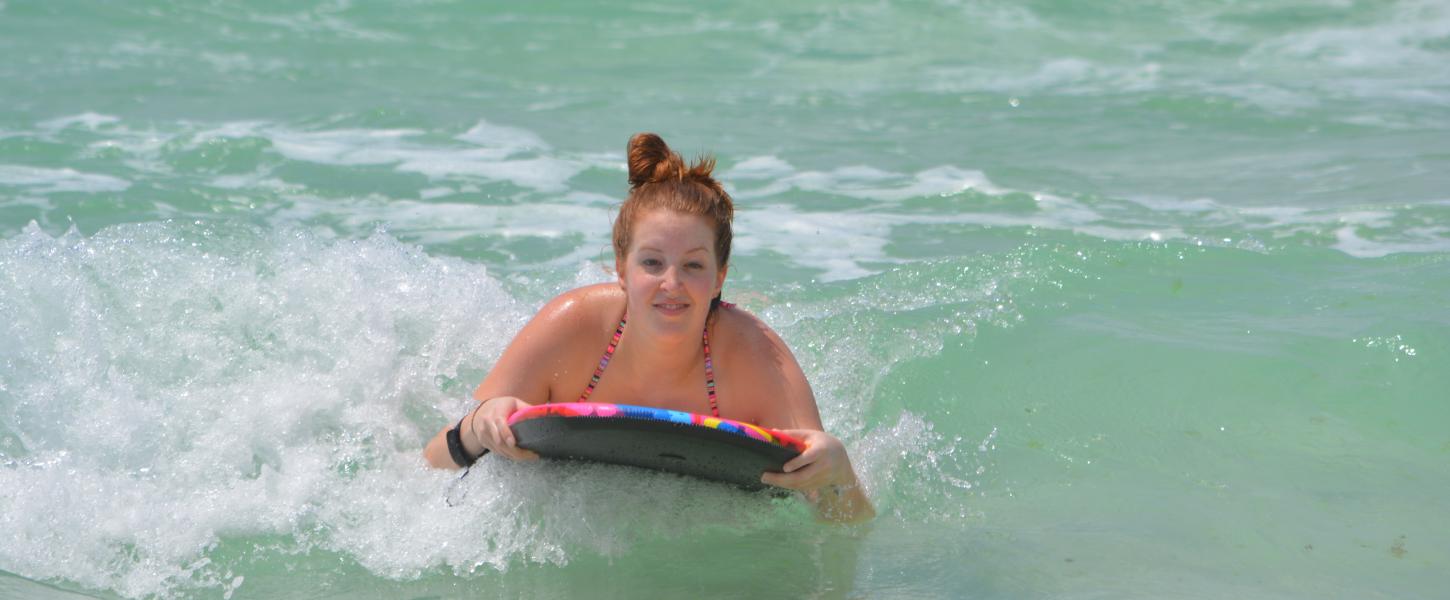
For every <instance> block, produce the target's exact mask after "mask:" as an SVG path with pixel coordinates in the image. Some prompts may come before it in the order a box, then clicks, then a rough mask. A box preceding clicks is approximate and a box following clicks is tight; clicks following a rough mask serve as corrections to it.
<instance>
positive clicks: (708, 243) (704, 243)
mask: <svg viewBox="0 0 1450 600" xmlns="http://www.w3.org/2000/svg"><path fill="white" fill-rule="evenodd" d="M633 233H634V235H633V240H632V241H631V242H630V245H629V249H628V250H627V254H626V255H625V257H624V258H623V259H616V262H615V269H616V272H618V273H619V282H620V285H621V286H623V287H624V292H625V295H626V296H627V297H628V298H629V319H630V321H631V322H634V321H635V320H636V319H643V320H644V321H645V322H647V323H649V324H650V326H651V327H650V328H651V329H654V330H657V331H659V332H660V333H669V332H675V333H680V334H684V333H689V332H694V335H699V330H700V329H701V328H703V327H704V326H705V318H706V317H707V316H709V312H710V300H712V299H714V298H715V296H716V295H718V294H719V293H720V289H721V287H722V286H724V285H725V272H726V269H721V268H719V267H717V266H716V265H717V264H718V261H716V258H715V232H714V231H713V230H712V229H711V228H710V224H709V221H706V220H705V218H704V217H700V216H695V215H687V214H683V213H678V212H675V211H672V210H665V209H658V210H652V211H649V212H646V213H644V214H642V215H640V216H639V217H638V220H637V221H635V223H634V232H633Z"/></svg>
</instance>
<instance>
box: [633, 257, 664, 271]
mask: <svg viewBox="0 0 1450 600" xmlns="http://www.w3.org/2000/svg"><path fill="white" fill-rule="evenodd" d="M639 264H640V265H642V266H644V267H645V268H648V269H653V268H656V267H659V266H660V265H662V264H664V263H661V262H660V259H658V258H645V259H641V260H640V261H639Z"/></svg>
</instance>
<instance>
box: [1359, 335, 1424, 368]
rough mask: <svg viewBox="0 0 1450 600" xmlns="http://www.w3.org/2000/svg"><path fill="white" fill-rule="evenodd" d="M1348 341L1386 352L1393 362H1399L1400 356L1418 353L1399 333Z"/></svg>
mask: <svg viewBox="0 0 1450 600" xmlns="http://www.w3.org/2000/svg"><path fill="white" fill-rule="evenodd" d="M1350 342H1351V343H1353V344H1356V345H1360V346H1364V347H1365V348H1369V349H1371V350H1375V351H1379V352H1385V353H1388V354H1389V355H1390V356H1391V357H1393V359H1394V361H1395V362H1400V359H1401V358H1405V359H1410V358H1414V357H1415V355H1416V354H1418V351H1416V350H1415V347H1414V346H1411V345H1409V344H1408V343H1406V342H1405V338H1404V336H1402V335H1400V334H1395V335H1389V336H1371V337H1361V338H1354V339H1352V340H1350Z"/></svg>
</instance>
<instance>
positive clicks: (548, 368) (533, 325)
mask: <svg viewBox="0 0 1450 600" xmlns="http://www.w3.org/2000/svg"><path fill="white" fill-rule="evenodd" d="M588 289H589V288H582V289H578V290H572V291H569V292H565V293H564V294H562V295H560V296H559V297H557V298H554V299H553V300H552V301H550V302H549V303H548V304H546V305H544V308H542V309H540V310H539V313H538V314H537V315H535V316H534V318H533V319H532V320H530V321H529V323H528V324H527V325H525V326H524V328H523V329H521V330H519V333H518V335H516V336H514V339H513V341H511V342H509V345H508V347H507V348H505V349H504V352H503V356H500V357H499V359H498V362H497V363H496V364H494V366H493V368H492V369H490V370H489V372H488V376H487V377H484V379H483V383H481V384H479V386H478V389H476V390H474V392H473V397H474V399H476V400H478V402H479V404H478V406H476V407H474V409H473V411H471V412H469V414H468V415H466V416H464V418H463V422H462V425H461V426H460V427H459V439H460V441H462V442H463V449H464V451H466V452H467V453H468V454H469V456H478V455H480V454H482V453H483V451H484V449H488V450H490V451H492V452H497V453H499V454H502V455H504V456H506V457H508V458H511V459H514V460H532V459H536V458H538V455H536V454H534V453H533V452H529V451H528V450H524V449H522V448H519V447H518V446H517V445H516V443H515V440H514V436H513V431H512V430H510V429H509V427H508V417H509V415H511V414H513V413H514V411H517V410H519V409H520V408H524V407H527V406H533V405H535V404H542V403H544V402H548V401H549V388H550V382H551V380H552V378H553V377H554V376H556V375H557V374H559V373H563V372H567V369H566V368H565V365H564V363H565V362H567V358H566V357H565V356H563V355H562V353H560V352H558V350H557V349H558V348H561V347H568V342H569V340H570V336H571V335H575V334H577V332H580V331H587V327H588V323H589V319H588V309H587V308H586V307H585V306H584V305H585V304H586V303H589V294H588V292H587V290H588ZM457 424H458V422H457V421H454V422H450V423H448V424H446V425H444V426H443V429H441V430H439V431H438V433H437V434H436V435H434V436H433V439H431V440H429V441H428V444H427V445H426V446H425V447H424V448H423V458H424V459H425V460H427V462H428V465H429V466H430V467H433V468H438V469H457V468H459V466H458V465H457V464H455V463H454V462H453V458H452V457H451V456H449V454H448V442H447V439H446V437H445V436H446V435H447V433H448V430H449V429H452V428H453V427H454V426H455V425H457Z"/></svg>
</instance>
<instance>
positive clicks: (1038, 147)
mask: <svg viewBox="0 0 1450 600" xmlns="http://www.w3.org/2000/svg"><path fill="white" fill-rule="evenodd" d="M1447 106H1450V6H1447V5H1446V4H1444V3H1442V2H1413V1H1398V2H1355V1H1343V2H1332V3H1322V2H1307V1H1304V0H1276V1H1256V2H1226V1H1216V2H1196V3H1144V4H1142V5H1137V6H1126V5H1124V6H1118V5H1103V6H1097V5H1092V4H1083V3H1074V2H1029V3H1019V2H939V3H850V2H847V3H841V2H797V3H787V4H781V3H739V4H735V5H732V6H730V7H724V8H718V9H716V10H713V11H704V10H702V9H700V8H699V7H696V6H694V5H691V4H686V3H638V4H618V5H615V6H608V7H606V6H593V7H581V6H577V5H574V4H564V3H557V4H556V3H528V4H524V5H519V6H507V7H504V6H480V5H475V4H472V3H458V2H446V1H413V2H406V3H391V4H383V3H350V2H329V3H322V4H320V5H318V6H314V7H299V6H296V5H294V3H288V2H270V3H249V4H248V6H246V7H241V6H233V5H232V4H230V3H209V2H199V1H196V0H185V1H182V0H175V1H169V2H166V1H155V2H134V3H120V4H115V3H105V4H95V5H86V6H84V7H80V6H74V5H69V4H64V3H43V2H29V1H15V0H8V1H4V2H0V537H3V539H5V540H7V541H6V543H5V544H3V545H0V596H3V597H27V598H29V597H42V598H44V597H53V598H69V597H74V596H77V595H79V596H88V597H151V596H159V597H192V596H200V597H217V596H222V597H227V598H278V597H282V598H286V597H294V598H315V597H326V596H337V597H387V598H394V597H438V596H442V597H497V596H504V597H515V596H518V597H584V596H590V597H593V596H606V597H609V596H615V597H619V596H629V597H637V596H644V597H680V596H715V595H720V596H747V595H758V596H766V597H772V596H803V597H821V598H833V597H871V598H876V597H892V598H963V597H965V598H1023V597H1040V598H1099V597H1111V598H1123V597H1141V598H1157V597H1190V598H1223V597H1261V598H1306V597H1316V598H1317V597H1355V598H1364V597H1386V598H1429V597H1437V596H1440V595H1442V594H1443V590H1444V589H1445V588H1446V586H1447V585H1450V576H1447V575H1446V573H1450V523H1447V521H1446V520H1445V518H1444V514H1443V513H1444V511H1443V510H1442V507H1443V506H1444V505H1445V502H1444V500H1443V498H1444V497H1445V496H1446V495H1447V493H1450V466H1447V465H1450V433H1447V429H1446V426H1447V424H1450V408H1447V404H1446V402H1445V400H1446V394H1445V390H1446V389H1450V369H1447V368H1446V365H1447V363H1446V356H1447V355H1450V310H1447V308H1446V300H1445V299H1446V298H1447V297H1450V193H1447V191H1446V190H1447V189H1450V143H1447V141H1446V140H1450V110H1447V108H1446V107H1447ZM645 130H651V131H656V132H659V133H661V134H662V135H663V136H664V137H665V139H666V140H668V141H669V142H670V143H671V144H672V145H673V146H674V147H675V148H676V149H678V150H680V151H682V152H684V153H685V154H687V155H693V154H696V153H700V152H712V153H714V154H715V155H716V156H717V157H718V159H719V162H720V167H719V169H718V174H719V175H720V176H721V178H722V179H723V180H724V181H725V182H726V184H727V186H728V187H729V189H731V190H732V193H733V194H734V196H735V198H736V200H737V203H738V208H739V212H738V215H739V216H738V222H737V233H736V240H737V241H736V255H735V256H734V257H733V268H732V271H731V279H730V280H729V281H728V282H727V292H726V296H727V298H729V299H733V300H735V301H738V302H740V303H741V304H742V305H743V306H745V307H746V308H748V309H749V310H752V311H754V312H756V313H758V314H760V315H762V316H763V317H764V318H765V319H766V320H767V321H768V322H770V323H771V324H772V325H774V326H775V327H776V328H777V329H778V330H779V331H780V332H781V334H782V335H783V336H784V338H785V339H786V340H787V342H788V343H789V344H790V345H791V346H792V348H793V349H794V350H795V352H796V354H797V357H798V358H799V360H800V362H801V363H802V365H803V367H804V368H805V370H806V373H807V375H808V376H809V377H810V378H811V380H812V383H813V384H814V387H815V390H816V393H817V396H818V398H819V402H820V406H821V410H822V412H823V416H824V419H825V422H826V424H827V427H828V429H830V430H831V431H832V432H834V433H835V434H837V435H838V436H840V437H841V438H842V439H843V440H845V441H846V443H847V444H848V446H849V448H850V450H851V453H852V456H853V459H854V460H855V462H856V466H857V469H858V471H859V472H860V474H861V476H862V477H863V479H864V480H865V483H866V484H867V486H868V488H869V489H870V493H871V495H872V497H873V498H874V500H875V501H876V503H877V506H878V509H879V511H880V513H881V516H880V517H879V518H878V519H877V520H876V521H875V522H874V523H873V524H871V525H869V526H866V527H858V528H849V527H848V528H839V527H828V526H821V525H817V524H815V523H813V522H812V519H811V517H810V514H809V511H808V510H807V509H806V508H805V507H804V506H802V505H801V504H800V503H799V502H797V501H795V500H791V499H772V498H768V497H760V496H754V495H749V494H745V493H740V492H735V491H732V490H729V489H723V488H719V487H716V486H711V485H704V484H697V483H693V482H687V481H683V480H680V479H678V478H674V477H670V476H663V475H656V474H649V473H622V472H620V471H618V470H614V469H608V468H599V467H582V466H563V467H550V468H547V469H540V468H536V467H534V466H521V465H513V464H501V463H500V462H499V461H485V464H483V465H481V466H480V468H478V469H475V471H474V473H473V474H472V475H470V477H469V478H468V479H465V480H463V482H461V483H459V484H457V485H458V488H456V489H454V490H453V491H454V493H456V494H460V495H461V496H462V497H463V500H462V502H461V505H460V506H457V507H453V508H448V507H447V506H446V505H445V504H444V496H445V494H446V493H447V492H448V490H449V489H450V484H452V482H453V479H452V476H451V475H450V474H448V473H443V472H435V471H428V470H424V469H422V468H421V461H420V458H419V455H418V448H419V447H420V446H421V445H422V443H423V441H424V440H425V439H426V438H427V437H428V436H430V435H431V434H433V433H434V432H435V431H437V429H438V427H440V426H441V425H442V424H443V423H445V422H447V421H448V420H449V419H453V418H456V417H457V416H458V415H460V414H462V413H463V412H464V411H465V410H467V407H468V402H467V401H466V397H467V394H468V392H469V390H470V389H471V388H472V387H473V386H474V385H476V384H477V382H478V381H479V380H480V379H481V377H482V376H483V374H484V373H486V372H487V370H488V368H489V367H490V366H491V365H492V363H493V361H494V360H496V359H497V357H498V355H499V353H500V352H501V351H502V349H503V347H504V345H505V344H506V343H507V341H508V339H509V338H510V336H511V335H512V334H513V333H514V332H515V331H517V329H518V328H519V327H520V326H521V325H522V323H523V322H524V321H525V320H526V319H527V318H528V317H529V316H530V315H531V314H532V311H533V310H534V309H535V308H536V307H537V306H539V305H540V304H541V303H542V302H543V301H545V300H546V299H548V298H550V297H551V296H552V295H554V294H556V293H558V292H559V291H561V290H564V289H568V288H570V287H573V286H576V285H580V284H584V283H591V282H597V281H605V280H607V279H608V278H609V277H610V276H609V274H608V273H607V272H606V271H605V270H604V266H605V265H607V264H609V263H610V260H611V255H610V251H609V242H608V231H609V226H610V218H611V214H612V209H613V206H614V205H616V204H617V203H618V202H619V200H620V199H621V198H622V196H623V193H624V192H625V187H626V185H625V181H624V170H623V147H624V143H625V141H626V140H627V139H628V137H629V135H631V134H632V133H635V132H638V131H645Z"/></svg>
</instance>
